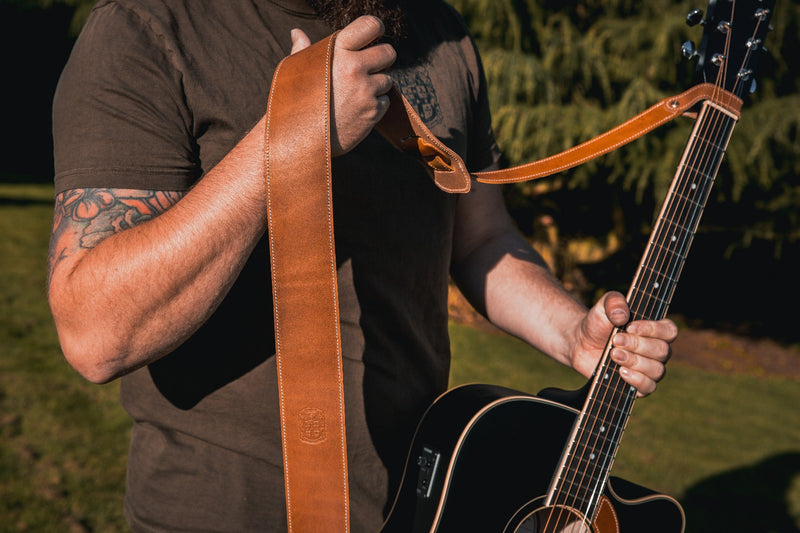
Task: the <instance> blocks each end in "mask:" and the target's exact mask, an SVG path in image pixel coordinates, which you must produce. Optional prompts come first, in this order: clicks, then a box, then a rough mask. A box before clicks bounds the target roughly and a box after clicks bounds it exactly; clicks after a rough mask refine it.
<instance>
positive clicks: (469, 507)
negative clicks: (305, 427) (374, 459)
mask: <svg viewBox="0 0 800 533" xmlns="http://www.w3.org/2000/svg"><path fill="white" fill-rule="evenodd" d="M578 399H580V398H578ZM560 400H561V401H555V399H546V398H543V397H537V396H530V395H527V394H524V393H520V392H517V391H513V390H510V389H506V388H503V387H497V386H493V385H466V386H462V387H457V388H455V389H452V390H450V391H448V392H447V393H445V394H444V395H442V396H441V397H440V398H439V399H438V400H437V401H436V402H435V403H434V404H433V405H431V407H430V408H429V409H428V411H427V413H426V414H425V416H424V417H423V419H422V420H421V422H420V424H419V426H418V429H417V433H416V435H415V437H414V440H413V443H412V447H411V450H410V453H409V456H408V460H407V463H406V470H405V473H404V476H403V481H402V483H401V487H400V490H399V492H398V494H397V498H396V500H395V503H394V506H393V508H392V510H391V512H390V514H389V517H388V519H387V521H386V523H385V524H384V528H383V531H384V533H401V532H402V533H408V532H423V531H425V532H427V531H437V532H451V531H456V532H464V531H480V532H509V533H512V532H519V533H522V532H545V531H548V532H550V531H552V532H556V531H565V532H567V531H569V532H572V531H576V532H578V531H580V532H584V531H591V532H592V533H636V532H644V531H646V532H648V533H650V532H654V533H660V532H663V533H680V532H682V531H683V527H684V515H683V510H682V509H681V508H680V505H679V504H678V502H676V501H675V500H674V499H672V498H669V497H667V496H663V495H660V494H656V493H654V492H652V491H649V490H647V489H644V488H642V487H638V486H636V485H634V484H632V483H629V482H626V481H623V480H620V479H617V478H612V479H611V480H610V482H609V483H608V484H607V486H606V489H605V492H604V495H603V498H602V499H601V503H600V505H599V508H598V512H597V516H596V518H595V520H594V523H593V524H591V526H588V527H587V526H581V525H580V524H582V522H580V517H576V519H577V520H578V522H579V526H570V527H567V528H563V527H558V528H550V527H547V528H546V527H543V526H540V525H537V520H536V519H535V518H531V514H532V513H533V516H539V517H541V516H543V515H544V514H546V513H548V512H549V510H547V509H545V510H542V507H543V505H544V504H543V502H544V495H545V494H546V493H547V490H548V487H549V485H550V482H551V479H552V477H553V473H554V472H555V471H556V468H557V465H558V462H559V460H560V458H561V455H562V452H563V450H564V447H565V443H566V441H567V439H568V438H569V435H570V431H571V429H572V426H573V424H574V422H575V418H576V416H577V414H578V410H577V409H576V408H574V407H571V406H570V405H568V404H567V403H566V402H565V401H564V400H566V396H565V397H563V398H560ZM537 509H538V510H539V511H537ZM562 511H563V512H561V513H560V514H562V515H569V514H571V512H570V510H562ZM526 517H527V520H526ZM544 521H546V520H539V522H544Z"/></svg>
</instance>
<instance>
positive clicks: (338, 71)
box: [331, 16, 397, 156]
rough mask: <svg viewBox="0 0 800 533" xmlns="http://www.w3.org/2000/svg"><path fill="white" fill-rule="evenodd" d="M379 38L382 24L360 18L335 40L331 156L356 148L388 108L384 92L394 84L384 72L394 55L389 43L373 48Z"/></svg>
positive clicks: (372, 18)
mask: <svg viewBox="0 0 800 533" xmlns="http://www.w3.org/2000/svg"><path fill="white" fill-rule="evenodd" d="M381 35H383V23H382V22H381V21H380V20H379V19H377V18H375V17H371V16H363V17H359V18H358V19H356V20H355V21H353V22H351V23H350V24H348V25H347V27H345V28H344V29H343V30H342V31H341V32H340V33H339V35H338V37H337V38H336V43H335V44H334V46H335V48H336V49H335V51H334V55H333V67H332V72H333V78H332V86H333V97H332V102H333V118H332V123H331V149H332V153H333V155H334V156H339V155H342V154H345V153H347V152H348V151H350V150H352V149H353V148H355V147H356V146H357V145H358V143H360V142H361V141H362V140H364V138H365V137H366V136H367V135H368V134H369V132H370V131H372V128H373V127H374V126H375V124H377V123H378V121H380V119H381V118H383V116H384V115H385V114H386V111H387V110H388V109H389V98H388V97H387V96H386V93H387V92H389V89H391V87H392V84H393V82H392V79H391V77H390V76H389V75H388V74H386V72H385V71H386V69H388V68H389V67H391V66H392V64H393V63H394V61H395V59H396V55H397V54H396V52H395V50H394V48H393V47H392V46H391V45H389V44H377V45H372V43H373V42H374V41H375V40H376V39H378V38H380V36H381Z"/></svg>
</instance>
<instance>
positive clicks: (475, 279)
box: [453, 229, 586, 366]
mask: <svg viewBox="0 0 800 533" xmlns="http://www.w3.org/2000/svg"><path fill="white" fill-rule="evenodd" d="M453 277H454V279H455V280H456V282H457V284H458V286H459V289H460V290H461V291H462V292H463V293H464V295H465V296H466V297H467V299H468V300H470V302H471V303H472V304H473V305H474V306H475V307H476V308H477V309H478V310H479V311H480V312H482V313H484V314H485V316H486V317H487V318H488V319H489V320H490V321H491V322H492V323H493V324H494V325H496V326H497V327H499V328H501V329H502V330H504V331H506V332H508V333H510V334H511V335H514V336H516V337H519V338H520V339H522V340H524V341H526V342H528V343H529V344H531V345H532V346H534V347H536V348H537V349H539V350H541V351H542V352H544V353H546V354H548V355H549V356H550V357H552V358H553V359H555V360H557V361H559V362H561V363H563V364H565V365H567V366H573V362H572V360H571V358H572V353H573V350H572V347H573V346H574V344H575V340H576V336H577V334H578V328H579V327H580V323H581V320H582V319H583V318H584V316H585V315H586V309H585V308H584V306H583V305H581V304H580V303H579V302H578V301H577V300H576V299H575V298H573V297H572V296H571V295H570V294H569V293H568V292H567V291H566V290H565V289H564V288H563V286H562V285H561V284H560V283H559V282H558V280H557V279H556V278H555V277H554V276H553V275H552V274H551V273H550V271H549V270H548V268H547V266H546V265H545V263H544V261H543V260H542V258H541V257H540V256H539V254H538V253H536V252H535V251H534V250H533V249H532V248H531V247H530V246H529V245H528V243H527V242H526V241H525V240H524V239H523V238H522V236H521V235H519V233H517V232H516V231H514V230H513V229H508V230H507V231H504V232H502V233H497V234H495V235H493V236H492V237H491V238H489V239H487V240H486V241H484V242H483V243H482V244H481V245H480V246H479V247H476V248H475V249H474V250H472V252H471V253H470V254H469V256H467V257H465V258H464V259H463V260H461V261H459V263H458V264H456V265H454V269H453Z"/></svg>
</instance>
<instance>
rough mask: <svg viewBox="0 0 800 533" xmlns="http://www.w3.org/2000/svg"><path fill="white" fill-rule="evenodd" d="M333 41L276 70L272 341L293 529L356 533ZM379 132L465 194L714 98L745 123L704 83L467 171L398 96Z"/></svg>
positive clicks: (566, 159) (584, 152)
mask: <svg viewBox="0 0 800 533" xmlns="http://www.w3.org/2000/svg"><path fill="white" fill-rule="evenodd" d="M335 35H336V34H334V35H332V36H330V37H328V38H326V39H324V40H323V41H320V42H318V43H316V44H314V45H312V46H311V47H309V48H306V49H304V50H302V51H300V52H298V53H296V54H293V55H291V56H289V57H287V58H286V59H284V60H283V61H282V62H281V63H280V64H279V65H278V68H277V69H276V71H275V75H274V78H273V81H272V86H271V89H270V94H269V103H268V107H267V120H266V122H267V125H266V158H265V160H266V162H265V166H266V168H265V177H266V188H267V207H268V227H269V243H270V261H271V271H272V287H273V304H274V313H275V323H274V327H275V345H276V359H277V366H278V387H279V395H280V416H281V435H282V442H283V463H284V475H285V483H286V508H287V520H288V529H289V531H297V532H300V533H306V532H311V531H321V530H324V531H348V530H349V502H348V498H349V496H348V479H347V454H346V442H345V425H344V421H345V417H344V392H343V389H342V358H341V342H340V339H339V316H338V295H337V285H336V251H335V248H334V237H333V206H332V201H331V153H330V106H331V101H330V94H331V86H330V83H331V80H330V76H331V60H332V53H333V43H334V39H335ZM389 97H390V100H391V105H390V108H389V111H388V112H387V114H386V116H385V117H384V118H383V119H382V121H381V122H380V123H379V124H378V125H377V126H376V130H378V131H379V132H380V133H381V134H382V135H383V136H384V137H386V138H387V139H388V140H389V142H391V143H392V144H393V145H394V146H396V147H397V148H399V149H401V150H404V151H406V152H409V153H411V154H413V155H415V156H416V157H418V158H419V159H420V160H421V161H422V162H423V163H425V164H426V165H427V166H428V167H429V170H430V171H431V174H432V175H433V179H434V181H435V182H436V184H437V185H438V186H439V187H440V188H441V189H443V190H445V191H448V192H462V193H464V192H468V191H469V190H470V186H471V183H472V180H473V179H475V180H478V181H481V182H485V183H512V182H519V181H525V180H530V179H534V178H539V177H544V176H548V175H551V174H554V173H556V172H560V171H562V170H565V169H568V168H571V167H574V166H576V165H578V164H580V163H583V162H585V161H588V160H590V159H592V158H594V157H597V156H598V155H601V154H604V153H607V152H609V151H611V150H613V149H615V148H617V147H619V146H622V145H623V144H626V143H628V142H630V141H632V140H633V139H635V138H637V137H640V136H641V135H643V134H644V133H646V132H648V131H650V130H652V129H653V128H655V127H657V126H659V125H661V124H664V123H666V122H668V121H670V120H672V119H673V118H675V117H676V116H678V115H680V114H682V113H684V112H686V111H687V110H689V109H690V108H691V107H693V106H694V105H695V104H697V103H698V102H700V101H702V100H713V101H714V102H715V103H716V104H717V105H720V106H722V107H724V108H726V109H728V110H729V111H730V112H732V113H734V114H736V115H737V116H738V113H739V110H740V109H741V101H740V100H739V99H738V98H736V97H735V96H733V95H732V94H730V93H727V92H721V91H720V90H719V89H718V88H714V87H713V86H712V85H710V84H703V85H698V86H696V87H694V88H693V89H690V90H689V91H687V92H685V93H683V94H681V95H678V96H674V97H670V98H667V99H665V100H663V101H662V102H659V103H658V104H656V105H655V106H653V107H651V108H650V109H648V110H646V111H645V112H643V113H641V114H640V115H638V116H636V117H634V118H633V119H631V120H629V121H627V122H625V123H623V124H621V125H620V126H618V127H616V128H614V129H612V130H610V131H609V132H607V133H604V134H603V135H600V136H598V137H596V138H594V139H592V140H590V141H587V142H585V143H583V144H581V145H579V146H576V147H575V148H572V149H570V150H567V151H566V152H562V153H561V154H558V155H555V156H552V157H548V158H546V159H543V160H541V161H537V162H535V163H530V164H527V165H522V166H519V167H514V168H510V169H506V170H498V171H492V172H484V173H475V174H470V172H469V171H468V170H467V168H466V166H465V165H464V162H463V161H462V160H461V158H460V157H459V156H458V155H457V154H456V153H455V152H453V151H452V150H450V149H449V148H448V147H447V146H445V145H444V144H443V143H442V142H441V141H439V139H437V138H436V137H435V136H434V135H433V134H432V133H431V132H430V131H429V130H428V128H427V127H425V125H424V123H423V122H422V120H421V119H420V118H419V116H418V115H417V114H416V113H415V112H414V110H413V108H412V107H411V106H410V105H409V103H408V102H407V101H406V100H405V98H404V97H403V96H402V94H401V93H400V92H399V91H398V90H397V89H392V91H391V92H390V93H389Z"/></svg>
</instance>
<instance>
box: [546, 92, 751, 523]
mask: <svg viewBox="0 0 800 533" xmlns="http://www.w3.org/2000/svg"><path fill="white" fill-rule="evenodd" d="M736 120H737V118H736V117H735V116H734V115H732V114H731V113H729V112H728V111H726V110H724V109H722V108H721V107H719V106H717V105H715V104H713V103H710V102H705V103H704V104H703V107H702V109H701V111H700V113H699V115H698V118H697V122H696V123H695V127H694V129H693V131H692V134H691V136H690V138H689V141H688V143H687V145H686V148H685V149H684V152H683V156H682V158H681V161H680V164H679V166H678V170H677V172H676V174H675V177H674V178H673V181H672V184H671V186H670V189H669V193H668V195H667V198H666V200H665V202H664V205H663V207H662V209H661V213H660V215H659V217H658V219H657V221H656V225H655V227H654V229H653V232H652V233H651V237H650V241H649V243H648V245H647V248H646V250H645V253H644V255H643V258H642V261H641V264H640V266H639V269H638V270H637V272H636V275H635V277H634V280H633V283H632V285H631V288H630V291H629V292H628V303H629V305H630V308H631V319H632V320H659V319H661V318H664V316H665V315H666V313H667V309H668V308H669V304H670V302H671V300H672V295H673V292H674V290H675V287H676V285H677V282H678V277H679V276H680V273H681V270H682V269H683V264H684V262H685V260H686V256H687V254H688V252H689V247H690V246H691V243H692V240H693V238H694V235H695V232H696V230H697V226H698V224H699V222H700V217H701V215H702V213H703V209H704V208H705V205H706V202H707V200H708V196H709V193H710V192H711V187H712V185H713V183H714V178H715V177H716V175H717V171H718V170H719V167H720V164H721V163H722V158H723V156H724V154H725V149H726V148H727V145H728V141H729V140H730V136H731V133H732V132H733V128H734V126H735V125H736ZM614 333H616V331H615V332H614ZM613 336H614V335H613V334H612V335H611V337H610V338H609V341H608V344H607V345H606V349H605V352H604V355H603V357H602V358H601V360H600V363H599V365H598V367H597V370H596V371H595V375H594V378H593V381H592V385H591V387H590V389H589V394H588V396H587V399H586V403H585V405H584V407H583V409H582V411H581V413H580V415H579V417H578V419H577V421H576V423H575V426H574V427H573V430H572V435H571V437H570V441H569V444H568V446H567V447H566V448H565V450H564V454H563V456H562V459H561V463H560V466H559V468H558V469H557V471H556V473H555V476H554V477H553V481H552V483H551V485H550V490H549V492H548V504H549V505H564V506H567V507H570V508H572V509H575V510H577V511H579V512H580V513H582V514H583V515H584V516H585V517H587V518H588V519H590V520H591V519H592V518H593V517H594V515H595V513H596V511H597V506H598V503H599V498H600V496H601V495H602V492H603V489H604V487H605V485H606V482H607V481H608V476H609V474H610V471H611V466H612V464H613V462H614V457H615V456H616V453H617V449H618V448H619V443H620V440H621V438H622V433H623V431H624V429H625V425H626V424H627V421H628V418H629V417H630V413H631V409H632V408H633V403H634V400H635V399H636V389H634V388H633V387H631V386H630V385H628V384H627V383H626V382H625V381H623V379H622V377H621V376H620V374H619V367H618V365H617V364H616V363H614V362H613V361H612V360H611V357H610V351H611V348H612V344H611V338H613Z"/></svg>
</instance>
